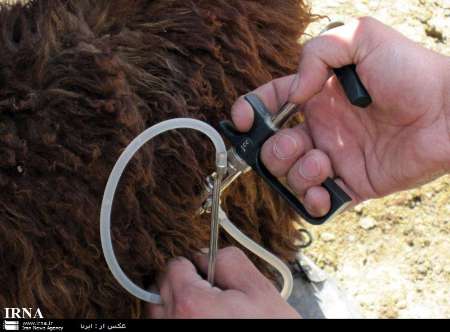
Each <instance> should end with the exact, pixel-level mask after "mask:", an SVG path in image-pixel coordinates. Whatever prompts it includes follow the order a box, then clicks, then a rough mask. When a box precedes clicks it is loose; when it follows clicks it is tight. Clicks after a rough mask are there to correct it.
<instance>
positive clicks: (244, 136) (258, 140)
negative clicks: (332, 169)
mask: <svg viewBox="0 0 450 332" xmlns="http://www.w3.org/2000/svg"><path fill="white" fill-rule="evenodd" d="M245 100H246V101H247V102H248V103H249V104H250V105H251V107H252V108H253V110H254V112H255V113H254V114H255V116H254V122H253V127H252V129H251V130H250V131H249V132H246V133H240V132H237V131H236V130H235V129H234V127H233V125H232V123H231V122H229V121H223V122H221V124H220V126H221V129H222V133H223V134H224V136H225V137H227V138H228V139H229V140H230V142H231V144H232V145H233V146H234V149H235V153H236V154H237V155H238V156H239V158H241V159H242V160H244V161H245V163H246V164H248V166H250V167H251V168H253V170H254V171H255V172H256V173H258V175H260V176H261V177H262V178H263V179H264V180H265V181H266V182H267V183H268V184H269V185H270V186H271V187H272V188H273V189H274V190H276V191H277V192H278V193H279V194H280V195H281V196H282V197H283V198H284V199H285V200H286V201H287V202H288V203H289V205H290V206H291V207H293V208H294V209H295V211H296V212H297V213H298V214H299V215H300V216H301V217H302V218H303V219H305V220H306V221H307V222H309V223H310V224H313V225H320V224H323V223H324V222H325V221H327V220H328V219H330V218H332V217H333V216H334V215H336V214H338V213H339V212H340V211H341V210H342V209H344V208H345V207H346V206H347V205H348V204H349V203H350V201H351V198H350V197H349V196H348V195H347V194H346V193H345V192H344V191H343V190H342V189H341V188H340V187H339V186H338V185H337V184H336V183H335V182H334V181H333V180H332V179H330V178H328V179H327V180H326V181H325V182H324V183H323V184H322V186H323V187H324V188H325V189H326V190H327V191H328V193H329V194H330V198H331V209H330V211H329V212H328V213H327V214H326V215H325V216H323V217H319V218H317V217H313V216H312V215H310V214H309V213H308V211H307V210H306V209H305V207H304V206H303V204H302V203H301V202H300V201H299V200H298V199H297V197H296V196H295V195H294V194H293V193H291V192H290V191H289V190H288V189H287V188H286V187H284V186H283V185H282V184H281V183H280V181H279V180H278V179H277V178H276V177H275V176H273V175H272V174H271V173H270V172H269V171H268V170H267V168H266V167H265V166H264V165H263V163H262V162H261V158H260V153H261V148H262V145H263V144H264V142H265V141H267V139H268V138H269V137H270V136H272V135H274V134H275V133H276V131H277V128H276V127H275V126H274V125H273V121H272V115H271V114H270V113H269V112H268V111H267V109H266V107H265V105H264V104H263V102H262V101H261V100H260V99H259V98H258V97H257V96H256V95H254V94H250V95H247V96H246V97H245ZM281 113H282V112H280V114H281ZM234 157H235V156H234Z"/></svg>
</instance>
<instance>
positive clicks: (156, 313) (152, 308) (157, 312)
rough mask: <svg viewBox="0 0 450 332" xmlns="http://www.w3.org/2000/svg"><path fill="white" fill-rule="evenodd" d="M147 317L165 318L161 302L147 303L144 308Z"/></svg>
mask: <svg viewBox="0 0 450 332" xmlns="http://www.w3.org/2000/svg"><path fill="white" fill-rule="evenodd" d="M145 311H146V314H147V317H149V318H153V319H163V318H167V315H166V310H165V309H164V306H162V305H161V304H153V303H147V304H146V308H145Z"/></svg>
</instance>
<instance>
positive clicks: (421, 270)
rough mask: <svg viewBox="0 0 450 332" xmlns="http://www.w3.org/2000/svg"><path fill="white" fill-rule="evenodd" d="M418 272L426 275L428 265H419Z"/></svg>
mask: <svg viewBox="0 0 450 332" xmlns="http://www.w3.org/2000/svg"><path fill="white" fill-rule="evenodd" d="M417 272H419V273H420V274H421V275H423V276H426V275H427V274H428V267H427V266H426V265H419V266H418V267H417Z"/></svg>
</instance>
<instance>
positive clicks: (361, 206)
mask: <svg viewBox="0 0 450 332" xmlns="http://www.w3.org/2000/svg"><path fill="white" fill-rule="evenodd" d="M363 209H364V206H363V205H362V204H359V205H357V206H355V208H354V210H355V212H356V213H359V214H361V213H362V212H363Z"/></svg>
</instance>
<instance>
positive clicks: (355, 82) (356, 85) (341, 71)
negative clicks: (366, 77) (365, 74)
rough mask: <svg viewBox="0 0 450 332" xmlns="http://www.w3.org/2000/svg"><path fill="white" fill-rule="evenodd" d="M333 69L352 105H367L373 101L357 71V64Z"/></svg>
mask: <svg viewBox="0 0 450 332" xmlns="http://www.w3.org/2000/svg"><path fill="white" fill-rule="evenodd" d="M333 71H334V73H335V74H336V77H337V78H338V80H339V82H340V83H341V85H342V88H343V89H344V92H345V94H346V96H347V98H348V100H349V101H350V103H351V104H352V105H355V106H358V107H367V106H369V105H370V104H371V103H372V98H370V95H369V93H368V92H367V90H366V88H365V87H364V84H362V82H361V80H360V79H359V76H358V74H357V73H356V66H355V65H348V66H344V67H341V68H337V69H334V70H333Z"/></svg>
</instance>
